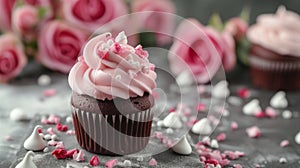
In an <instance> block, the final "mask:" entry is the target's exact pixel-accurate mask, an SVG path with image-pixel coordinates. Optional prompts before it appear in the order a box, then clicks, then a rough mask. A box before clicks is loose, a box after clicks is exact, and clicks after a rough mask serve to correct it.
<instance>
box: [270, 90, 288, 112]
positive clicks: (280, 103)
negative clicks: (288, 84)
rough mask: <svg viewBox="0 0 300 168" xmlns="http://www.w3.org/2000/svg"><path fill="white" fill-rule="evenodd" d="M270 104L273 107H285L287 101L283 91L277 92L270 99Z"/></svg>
mask: <svg viewBox="0 0 300 168" xmlns="http://www.w3.org/2000/svg"><path fill="white" fill-rule="evenodd" d="M270 104H271V106H272V107H274V108H286V107H287V106H288V101H287V99H286V94H285V92H284V91H279V92H277V93H276V94H275V95H274V96H273V97H272V98H271V100H270Z"/></svg>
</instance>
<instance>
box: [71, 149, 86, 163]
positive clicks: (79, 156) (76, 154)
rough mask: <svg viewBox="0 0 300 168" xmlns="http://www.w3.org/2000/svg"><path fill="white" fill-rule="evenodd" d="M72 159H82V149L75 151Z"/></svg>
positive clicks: (79, 160) (78, 160)
mask: <svg viewBox="0 0 300 168" xmlns="http://www.w3.org/2000/svg"><path fill="white" fill-rule="evenodd" d="M73 160H75V161H77V162H82V161H84V151H83V150H79V152H75V153H74V154H73Z"/></svg>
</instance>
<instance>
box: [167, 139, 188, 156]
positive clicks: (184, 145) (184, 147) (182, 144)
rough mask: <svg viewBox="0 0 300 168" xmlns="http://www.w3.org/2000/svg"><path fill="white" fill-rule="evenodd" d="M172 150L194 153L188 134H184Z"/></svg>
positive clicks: (179, 152) (181, 152)
mask: <svg viewBox="0 0 300 168" xmlns="http://www.w3.org/2000/svg"><path fill="white" fill-rule="evenodd" d="M172 150H173V151H174V152H176V153H178V154H181V155H190V154H191V153H192V147H191V145H190V143H189V142H188V140H187V138H186V136H183V138H182V139H181V140H180V141H179V142H178V143H177V144H175V145H174V146H173V147H172Z"/></svg>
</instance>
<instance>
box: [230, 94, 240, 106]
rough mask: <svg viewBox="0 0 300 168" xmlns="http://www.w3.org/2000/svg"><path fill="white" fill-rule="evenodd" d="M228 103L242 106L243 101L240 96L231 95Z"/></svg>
mask: <svg viewBox="0 0 300 168" xmlns="http://www.w3.org/2000/svg"><path fill="white" fill-rule="evenodd" d="M227 101H228V103H230V104H232V105H234V106H240V105H242V103H243V101H242V99H240V98H239V97H236V96H230V97H228V99H227Z"/></svg>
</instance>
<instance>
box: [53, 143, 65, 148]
mask: <svg viewBox="0 0 300 168" xmlns="http://www.w3.org/2000/svg"><path fill="white" fill-rule="evenodd" d="M55 148H56V149H58V148H61V149H65V145H64V142H63V141H60V142H57V144H56V145H55Z"/></svg>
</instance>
